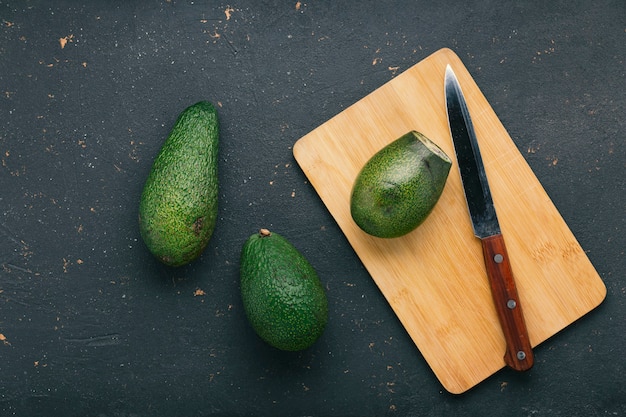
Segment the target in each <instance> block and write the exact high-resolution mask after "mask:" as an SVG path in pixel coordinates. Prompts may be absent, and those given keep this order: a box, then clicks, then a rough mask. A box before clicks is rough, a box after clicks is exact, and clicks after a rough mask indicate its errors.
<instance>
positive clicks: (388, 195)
mask: <svg viewBox="0 0 626 417" xmlns="http://www.w3.org/2000/svg"><path fill="white" fill-rule="evenodd" d="M451 165H452V162H451V161H450V158H449V157H448V156H447V155H446V154H445V153H444V152H443V151H442V150H441V149H440V148H439V147H438V146H437V145H436V144H435V143H433V142H432V141H431V140H429V139H428V138H427V137H426V136H424V135H423V134H421V133H419V132H416V131H411V132H408V133H406V134H405V135H403V136H401V137H400V138H398V139H396V140H395V141H393V142H391V143H390V144H389V145H387V146H385V147H384V148H383V149H381V150H380V151H378V152H377V153H376V154H375V155H374V156H372V158H371V159H370V160H369V161H368V162H367V163H366V164H365V165H364V166H363V168H362V169H361V171H360V172H359V174H358V175H357V178H356V180H355V182H354V185H353V188H352V194H351V196H350V214H351V215H352V218H353V220H354V221H355V223H356V224H357V225H358V226H359V227H360V228H361V229H362V230H363V231H365V232H366V233H369V234H370V235H372V236H377V237H382V238H394V237H399V236H403V235H405V234H407V233H409V232H410V231H412V230H413V229H415V228H417V226H419V225H420V224H422V222H423V221H424V220H426V217H428V215H429V214H430V212H431V211H432V209H433V207H434V206H435V204H436V203H437V201H438V200H439V197H440V196H441V193H442V191H443V187H444V185H445V183H446V179H447V178H448V173H449V172H450V166H451Z"/></svg>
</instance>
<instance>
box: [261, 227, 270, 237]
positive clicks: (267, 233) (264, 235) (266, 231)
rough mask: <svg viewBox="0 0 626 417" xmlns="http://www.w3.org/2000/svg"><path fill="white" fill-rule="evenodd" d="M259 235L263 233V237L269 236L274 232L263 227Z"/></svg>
mask: <svg viewBox="0 0 626 417" xmlns="http://www.w3.org/2000/svg"><path fill="white" fill-rule="evenodd" d="M259 235H261V237H268V236H271V235H272V232H270V231H269V230H267V229H261V230H259Z"/></svg>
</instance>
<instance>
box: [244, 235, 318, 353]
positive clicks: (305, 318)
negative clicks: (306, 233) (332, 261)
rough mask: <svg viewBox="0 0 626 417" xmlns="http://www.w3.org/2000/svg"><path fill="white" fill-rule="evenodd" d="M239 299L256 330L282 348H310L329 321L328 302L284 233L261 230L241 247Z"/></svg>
mask: <svg viewBox="0 0 626 417" xmlns="http://www.w3.org/2000/svg"><path fill="white" fill-rule="evenodd" d="M240 274H241V298H242V301H243V306H244V310H245V312H246V316H247V317H248V320H249V321H250V324H251V325H252V328H253V329H254V330H255V331H256V333H257V334H258V335H259V336H260V337H261V339H263V340H265V341H266V342H267V343H269V344H270V345H272V346H274V347H275V348H278V349H281V350H288V351H298V350H303V349H306V348H307V347H309V346H311V345H312V344H313V343H314V342H315V341H316V340H317V339H318V338H319V337H320V336H321V334H322V332H323V331H324V328H325V327H326V323H327V321H328V300H327V299H326V293H325V292H324V288H323V287H322V284H321V282H320V280H319V278H318V276H317V274H316V272H315V270H314V269H313V267H312V266H311V264H310V263H309V262H308V261H307V260H306V259H305V258H304V256H303V255H302V254H301V253H300V252H298V250H297V249H296V248H295V247H294V246H293V245H292V244H291V243H290V242H289V241H287V239H285V238H284V237H282V236H280V235H278V234H277V233H270V231H269V230H267V229H261V230H260V231H259V233H255V234H253V235H252V236H250V238H249V239H248V240H247V241H246V242H245V243H244V245H243V248H242V251H241V262H240Z"/></svg>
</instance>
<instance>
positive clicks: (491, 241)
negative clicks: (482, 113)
mask: <svg viewBox="0 0 626 417" xmlns="http://www.w3.org/2000/svg"><path fill="white" fill-rule="evenodd" d="M444 87H445V97H446V108H447V111H448V126H449V128H450V135H451V136H452V142H453V143H454V151H455V153H456V156H457V164H458V167H459V171H460V174H461V181H462V183H463V190H464V192H465V200H466V202H467V208H468V210H469V214H470V217H471V220H472V227H473V229H474V235H475V236H476V237H477V238H479V239H480V240H481V243H482V249H483V258H484V262H485V266H486V270H487V278H488V280H489V285H490V288H491V295H492V298H493V302H494V304H495V307H496V312H497V314H498V319H499V322H500V326H501V328H502V332H503V334H504V338H505V341H506V350H505V354H504V362H505V363H506V364H507V365H508V366H509V367H510V368H512V369H515V370H517V371H525V370H528V369H530V368H531V367H532V366H533V362H534V355H533V351H532V345H531V343H530V338H529V336H528V329H527V327H526V322H525V320H524V314H523V311H522V304H521V303H520V299H519V295H518V292H517V288H516V285H515V279H514V277H513V271H512V269H511V263H510V260H509V255H508V253H507V250H506V246H505V244H504V238H503V236H502V232H501V230H500V225H499V223H498V217H497V216H496V209H495V206H494V204H493V199H492V197H491V190H490V188H489V183H488V181H487V174H486V172H485V167H484V164H483V161H482V157H481V155H480V149H479V147H478V140H477V138H476V132H475V131H474V126H473V124H472V119H471V117H470V113H469V110H468V108H467V103H466V102H465V98H464V96H463V91H462V90H461V86H460V84H459V81H458V79H457V77H456V75H455V74H454V71H453V70H452V67H451V66H450V65H448V66H447V67H446V73H445V81H444Z"/></svg>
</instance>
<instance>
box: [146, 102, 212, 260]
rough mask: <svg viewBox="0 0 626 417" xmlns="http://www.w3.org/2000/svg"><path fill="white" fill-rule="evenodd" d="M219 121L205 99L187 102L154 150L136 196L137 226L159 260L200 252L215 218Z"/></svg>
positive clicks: (189, 257)
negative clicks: (149, 168) (142, 183)
mask: <svg viewBox="0 0 626 417" xmlns="http://www.w3.org/2000/svg"><path fill="white" fill-rule="evenodd" d="M218 141H219V121H218V117H217V110H216V109H215V107H214V106H213V105H212V104H211V103H209V102H208V101H200V102H198V103H196V104H194V105H192V106H189V107H188V108H186V109H185V110H184V111H183V112H182V113H181V114H180V115H179V116H178V119H177V120H176V122H175V124H174V127H173V128H172V130H171V132H170V134H169V136H168V137H167V139H166V140H165V142H164V143H163V146H162V147H161V150H160V151H159V153H158V155H157V156H156V158H155V160H154V162H153V164H152V168H151V170H150V173H149V175H148V178H147V180H146V182H145V184H144V188H143V191H142V194H141V200H140V202H139V229H140V232H141V237H142V238H143V240H144V242H145V243H146V246H147V247H148V249H149V250H150V252H152V254H153V255H154V256H156V257H157V258H158V259H159V260H160V261H161V262H163V263H164V264H166V265H169V266H181V265H184V264H187V263H189V262H191V261H193V260H195V259H196V258H198V257H199V256H200V254H201V253H202V251H203V250H204V248H205V247H206V245H207V244H208V242H209V239H210V238H211V235H212V234H213V231H214V229H215V223H216V221H217V200H218V177H217V165H218V159H217V153H218Z"/></svg>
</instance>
